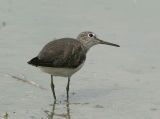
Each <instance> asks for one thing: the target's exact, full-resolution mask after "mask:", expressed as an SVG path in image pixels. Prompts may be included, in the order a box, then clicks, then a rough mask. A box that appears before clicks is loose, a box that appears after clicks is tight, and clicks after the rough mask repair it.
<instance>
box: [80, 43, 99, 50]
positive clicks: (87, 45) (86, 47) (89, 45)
mask: <svg viewBox="0 0 160 119" xmlns="http://www.w3.org/2000/svg"><path fill="white" fill-rule="evenodd" d="M83 45H84V47H85V50H86V52H88V51H89V49H90V48H91V47H93V46H95V45H97V43H94V42H87V43H83Z"/></svg>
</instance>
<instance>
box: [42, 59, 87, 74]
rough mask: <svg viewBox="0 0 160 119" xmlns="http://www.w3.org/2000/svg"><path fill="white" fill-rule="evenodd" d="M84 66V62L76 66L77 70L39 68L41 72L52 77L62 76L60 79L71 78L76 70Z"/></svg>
mask: <svg viewBox="0 0 160 119" xmlns="http://www.w3.org/2000/svg"><path fill="white" fill-rule="evenodd" d="M83 65H84V62H83V63H82V64H81V65H80V66H78V67H77V68H74V69H71V68H55V67H43V66H39V68H40V69H41V71H43V72H45V73H48V74H51V75H53V76H62V77H71V76H72V75H73V74H74V73H76V72H77V71H78V70H80V69H81V68H82V66H83Z"/></svg>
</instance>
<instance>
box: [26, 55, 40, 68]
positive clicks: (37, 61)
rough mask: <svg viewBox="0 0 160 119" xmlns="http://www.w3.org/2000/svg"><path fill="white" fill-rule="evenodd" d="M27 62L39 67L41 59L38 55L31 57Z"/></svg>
mask: <svg viewBox="0 0 160 119" xmlns="http://www.w3.org/2000/svg"><path fill="white" fill-rule="evenodd" d="M27 63H28V64H30V65H33V66H36V67H37V66H38V64H39V59H38V57H35V58H33V59H31V60H30V61H28V62H27Z"/></svg>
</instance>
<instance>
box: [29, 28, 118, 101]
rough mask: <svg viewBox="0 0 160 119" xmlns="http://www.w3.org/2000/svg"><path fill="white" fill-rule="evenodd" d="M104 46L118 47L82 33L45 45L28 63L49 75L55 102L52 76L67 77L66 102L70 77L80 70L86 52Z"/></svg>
mask: <svg viewBox="0 0 160 119" xmlns="http://www.w3.org/2000/svg"><path fill="white" fill-rule="evenodd" d="M98 44H105V45H111V46H115V47H120V46H119V45H117V44H114V43H110V42H107V41H103V40H100V39H99V38H98V37H97V36H96V34H94V33H93V32H90V31H86V32H82V33H80V34H79V35H78V37H77V38H76V39H72V38H62V39H58V40H54V41H51V42H49V43H48V44H46V45H45V46H44V47H43V49H42V50H41V51H40V53H39V54H38V56H37V57H35V58H33V59H31V60H30V61H29V62H28V63H29V64H31V65H34V66H40V67H39V68H40V69H41V70H42V71H43V72H45V73H48V74H50V75H51V89H52V93H53V97H54V99H55V101H56V94H55V90H54V88H55V87H54V83H53V76H62V77H68V83H67V87H66V91H67V100H68V99H69V84H70V78H71V76H72V75H73V74H74V73H76V72H77V71H78V70H80V69H81V68H82V66H83V63H84V61H85V59H86V53H87V51H88V50H89V49H90V48H91V47H93V46H94V45H98Z"/></svg>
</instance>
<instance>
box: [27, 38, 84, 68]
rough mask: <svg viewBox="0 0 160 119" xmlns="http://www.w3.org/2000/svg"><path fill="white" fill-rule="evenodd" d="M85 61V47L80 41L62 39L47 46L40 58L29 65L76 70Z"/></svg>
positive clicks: (34, 59)
mask: <svg viewBox="0 0 160 119" xmlns="http://www.w3.org/2000/svg"><path fill="white" fill-rule="evenodd" d="M85 59H86V51H85V47H84V46H83V45H82V43H81V42H80V41H78V40H76V39H72V38H62V39H58V40H54V41H51V42H49V43H48V44H46V45H45V46H44V47H43V49H42V50H41V52H40V53H39V54H38V56H37V57H35V58H33V59H31V60H30V61H29V62H28V63H29V64H31V65H34V66H45V67H57V68H76V67H78V66H79V65H80V64H81V63H82V62H84V60H85Z"/></svg>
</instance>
